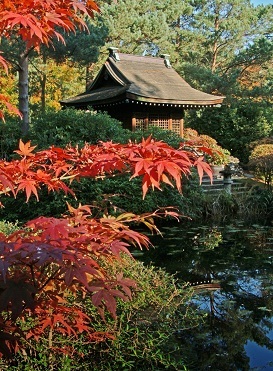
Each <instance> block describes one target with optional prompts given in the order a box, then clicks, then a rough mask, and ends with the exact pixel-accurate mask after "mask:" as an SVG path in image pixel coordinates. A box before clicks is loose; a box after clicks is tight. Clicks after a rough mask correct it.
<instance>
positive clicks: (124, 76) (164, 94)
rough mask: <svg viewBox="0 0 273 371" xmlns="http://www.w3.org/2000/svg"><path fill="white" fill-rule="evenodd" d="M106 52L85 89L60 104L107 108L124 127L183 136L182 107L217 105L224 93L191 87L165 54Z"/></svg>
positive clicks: (96, 108)
mask: <svg viewBox="0 0 273 371" xmlns="http://www.w3.org/2000/svg"><path fill="white" fill-rule="evenodd" d="M109 51H110V55H109V57H108V59H107V61H106V62H105V63H104V65H103V67H102V68H101V70H100V72H99V73H98V75H97V77H96V78H95V80H94V81H93V83H92V84H91V86H90V87H89V88H88V89H87V90H86V92H84V93H82V94H80V95H77V96H75V97H73V98H68V99H65V100H63V101H61V105H62V106H63V107H75V108H79V109H87V108H88V107H91V106H92V107H93V109H95V110H100V111H107V112H108V113H109V115H110V116H112V117H114V118H116V119H118V120H120V121H121V122H123V125H124V127H125V128H128V129H131V130H135V129H145V128H147V127H149V126H158V127H160V128H162V129H170V130H173V131H175V132H176V133H178V134H180V135H181V136H183V117H184V111H185V109H192V108H195V109H197V108H202V107H212V106H217V105H219V104H221V103H222V101H223V99H224V97H221V96H214V95H211V94H207V93H203V92H201V91H199V90H196V89H193V88H192V87H191V86H190V85H189V84H188V83H187V82H186V81H185V80H184V79H183V78H182V77H181V76H180V75H179V74H178V73H177V72H176V71H175V70H174V69H173V68H172V67H171V65H170V61H169V56H168V55H167V54H165V55H163V56H162V57H163V58H155V57H143V56H136V55H130V54H121V53H118V51H117V49H116V48H109Z"/></svg>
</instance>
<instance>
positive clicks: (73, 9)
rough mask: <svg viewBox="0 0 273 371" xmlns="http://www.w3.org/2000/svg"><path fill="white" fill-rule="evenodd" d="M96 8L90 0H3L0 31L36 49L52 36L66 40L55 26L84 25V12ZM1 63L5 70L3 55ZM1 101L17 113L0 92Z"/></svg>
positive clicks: (90, 13)
mask: <svg viewBox="0 0 273 371" xmlns="http://www.w3.org/2000/svg"><path fill="white" fill-rule="evenodd" d="M98 11H99V8H98V6H97V4H96V3H95V2H94V1H93V0H85V1H80V0H79V1H77V0H69V1H67V0H2V1H1V2H0V35H1V37H4V38H7V39H9V38H10V37H11V36H12V35H16V36H17V37H19V38H21V39H22V41H24V42H25V44H26V48H27V49H29V50H30V49H33V48H35V49H37V50H39V47H40V45H41V44H45V45H49V44H50V43H51V41H52V39H53V38H54V37H55V38H57V39H59V40H61V41H62V42H63V43H64V42H65V40H64V38H63V36H62V35H61V34H60V32H58V29H63V30H64V31H65V32H75V30H76V28H80V29H87V27H86V24H85V22H84V20H83V16H91V17H93V15H94V12H98ZM0 54H1V51H0ZM0 67H3V68H4V69H5V72H6V73H7V72H8V63H7V61H6V60H5V59H4V57H3V56H2V55H0ZM0 87H1V85H0ZM0 103H2V106H4V107H7V109H8V110H9V111H13V112H15V113H17V114H19V115H20V113H19V111H18V110H17V109H16V108H15V107H14V106H12V105H11V104H10V102H9V98H8V97H7V96H6V95H5V94H0ZM0 119H4V114H3V109H2V110H0Z"/></svg>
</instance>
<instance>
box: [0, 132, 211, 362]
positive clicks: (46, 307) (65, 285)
mask: <svg viewBox="0 0 273 371" xmlns="http://www.w3.org/2000/svg"><path fill="white" fill-rule="evenodd" d="M15 152H16V154H17V156H18V158H17V159H13V160H11V161H4V160H0V193H2V194H8V195H10V196H13V197H16V195H17V194H18V193H19V192H25V195H26V201H28V200H29V198H30V197H36V198H37V199H38V198H39V189H40V188H41V187H46V188H47V189H48V191H49V192H56V191H63V192H70V193H71V194H74V193H73V189H72V188H73V182H75V181H80V179H81V178H83V177H92V178H96V177H106V176H114V175H116V174H118V173H124V172H128V173H131V174H132V177H137V176H139V177H141V178H142V190H143V197H145V194H146V193H147V192H148V190H149V189H150V188H152V189H153V188H159V189H160V186H161V184H162V183H166V184H168V185H170V186H175V187H177V188H178V189H179V190H180V191H181V190H182V183H181V177H182V174H185V175H186V176H188V175H190V173H191V170H192V168H194V167H197V169H198V173H199V176H200V178H202V175H203V172H205V173H207V174H208V175H209V176H211V170H210V167H209V166H208V164H207V163H205V162H204V161H203V159H202V158H200V157H198V156H196V155H195V154H194V153H193V152H190V151H187V150H184V149H183V147H181V148H180V149H179V150H175V149H173V148H172V147H170V146H168V145H167V144H166V143H163V142H157V141H154V140H153V139H152V138H151V137H149V138H148V139H146V140H143V141H142V142H141V143H138V144H137V143H128V144H127V145H120V144H114V143H112V142H107V143H103V142H102V143H99V144H98V145H89V144H86V145H85V146H84V147H83V148H77V147H67V148H66V149H61V148H56V147H51V148H49V149H47V150H44V151H38V152H35V147H34V146H31V143H30V142H28V143H23V142H22V141H21V142H20V146H19V149H18V150H16V151H15ZM165 215H171V216H174V217H178V215H177V214H176V213H175V212H174V211H172V210H169V209H166V210H163V211H155V212H151V213H150V214H146V215H134V214H133V213H130V212H128V213H125V214H121V215H119V216H117V217H110V216H108V217H107V216H104V217H102V218H100V219H97V218H94V217H93V216H92V209H91V207H90V206H87V205H79V207H78V208H73V207H72V206H70V205H68V213H67V215H64V216H63V217H62V218H59V219H57V218H53V217H49V218H48V217H47V218H46V217H43V216H41V217H39V218H37V219H35V220H31V221H29V222H28V223H27V224H26V226H25V227H23V228H21V229H20V230H18V231H16V232H13V233H12V234H10V235H8V236H5V235H4V234H0V251H1V252H0V309H1V311H0V352H1V354H2V355H4V356H6V357H12V355H13V353H14V352H15V351H16V350H18V349H22V346H23V345H22V343H21V340H22V339H34V340H37V341H38V340H39V338H40V337H41V336H43V335H44V334H45V333H46V332H48V331H49V332H51V333H52V332H54V333H60V334H63V335H69V336H70V335H73V336H75V337H77V336H79V334H84V335H85V336H86V338H87V341H91V340H93V341H99V340H100V337H103V336H104V337H105V336H108V335H109V336H110V335H111V334H97V333H96V332H95V331H94V330H93V329H92V320H91V319H90V318H89V317H88V316H87V315H86V313H85V312H84V310H83V308H82V306H81V305H80V303H79V300H80V298H84V297H86V296H90V298H91V300H92V303H93V305H94V306H95V307H96V308H97V309H98V310H99V312H100V314H101V315H102V316H104V310H105V308H106V309H107V310H108V311H109V312H110V313H111V315H112V316H113V317H115V316H116V299H117V298H121V299H122V300H130V298H131V295H132V290H134V288H135V287H136V285H137V283H136V282H134V281H132V280H131V279H128V278H126V277H124V276H123V274H122V273H118V274H116V275H115V276H113V275H112V274H111V272H110V271H108V270H107V269H106V268H105V265H102V264H101V259H104V260H105V261H107V262H108V265H111V262H113V261H114V260H115V259H119V258H120V254H121V253H125V254H128V255H130V246H132V245H134V246H138V247H139V248H148V247H149V240H148V238H147V237H146V236H145V235H144V234H142V233H139V232H136V231H134V230H132V229H131V228H130V223H132V222H134V223H135V222H137V223H140V222H142V223H144V224H146V226H147V227H148V228H149V229H151V230H152V231H153V230H154V231H157V228H156V226H155V225H154V217H156V216H159V217H160V216H162V217H164V216H165ZM71 296H73V297H74V299H75V300H74V301H73V302H71V299H69V298H71ZM28 318H33V321H34V322H33V323H34V324H33V325H32V327H31V328H28V329H27V330H24V331H23V330H22V328H21V327H20V325H19V323H20V321H21V322H22V321H23V322H24V321H27V319H28ZM18 321H19V322H18ZM49 346H52V344H49ZM55 351H57V350H56V349H55ZM61 351H62V352H65V351H66V349H65V348H62V350H61ZM67 351H68V350H67Z"/></svg>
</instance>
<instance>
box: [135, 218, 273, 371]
mask: <svg viewBox="0 0 273 371" xmlns="http://www.w3.org/2000/svg"><path fill="white" fill-rule="evenodd" d="M180 224H181V223H179V224H175V225H172V226H168V227H161V228H160V229H161V231H162V234H163V238H162V237H160V236H155V237H152V242H153V244H154V246H155V249H151V250H150V251H149V252H148V253H147V252H145V253H144V255H143V256H142V257H141V260H143V261H145V263H150V262H152V263H153V265H156V266H159V267H164V268H165V269H166V270H167V271H168V272H170V273H175V274H176V275H177V277H178V278H179V279H181V280H183V281H186V282H191V284H193V285H195V294H194V297H193V299H192V303H191V305H192V306H194V307H196V310H198V311H200V312H202V313H204V314H205V317H204V320H203V322H201V323H200V325H198V327H196V328H194V329H189V330H183V331H182V332H181V334H180V340H179V341H181V342H182V344H183V347H184V348H185V350H187V351H186V353H187V354H190V356H189V357H188V362H189V369H190V370H194V371H198V370H200V371H202V370H214V371H217V370H219V371H225V370H273V228H272V227H271V228H269V227H262V226H259V225H252V226H248V227H245V226H243V225H242V224H240V223H239V222H237V223H235V224H233V225H226V226H221V227H219V226H203V227H193V226H191V225H189V224H187V226H186V227H185V226H183V225H180Z"/></svg>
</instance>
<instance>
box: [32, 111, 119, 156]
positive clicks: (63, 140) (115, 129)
mask: <svg viewBox="0 0 273 371" xmlns="http://www.w3.org/2000/svg"><path fill="white" fill-rule="evenodd" d="M125 134H126V130H125V129H123V128H122V125H121V123H120V122H119V121H117V120H115V119H113V118H111V117H110V116H109V115H107V114H106V113H95V112H93V111H88V112H87V111H82V110H76V109H72V108H67V109H64V110H61V111H51V112H47V113H45V114H43V115H41V116H37V117H34V118H33V119H32V126H31V132H30V138H31V139H32V141H33V143H34V144H37V145H38V147H39V149H41V148H47V147H49V146H51V145H54V146H58V147H65V146H66V145H67V144H69V143H71V144H72V145H79V146H82V145H84V143H85V142H89V143H92V144H97V143H98V142H99V141H109V140H113V141H118V139H119V138H120V139H121V140H122V138H123V136H124V135H125Z"/></svg>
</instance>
